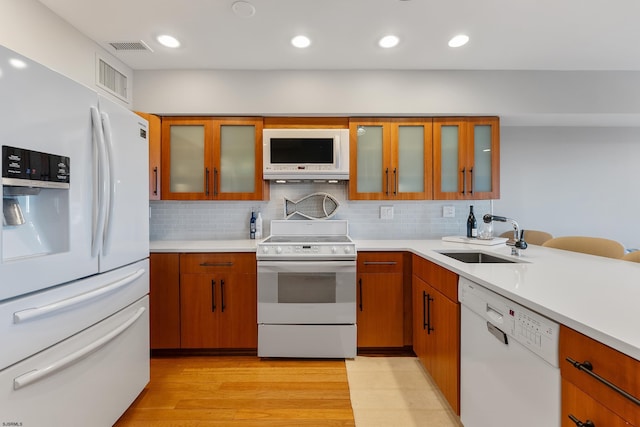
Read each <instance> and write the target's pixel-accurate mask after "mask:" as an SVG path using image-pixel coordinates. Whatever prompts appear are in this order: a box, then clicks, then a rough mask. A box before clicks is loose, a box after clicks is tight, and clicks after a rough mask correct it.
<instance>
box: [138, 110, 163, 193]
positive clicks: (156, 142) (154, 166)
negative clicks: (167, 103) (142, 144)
mask: <svg viewBox="0 0 640 427" xmlns="http://www.w3.org/2000/svg"><path fill="white" fill-rule="evenodd" d="M136 114H138V115H139V116H140V117H143V118H145V119H146V120H147V122H149V128H148V131H149V133H148V140H149V200H160V172H161V170H160V144H161V141H162V138H161V135H162V133H161V132H162V123H161V120H160V117H159V116H156V115H154V114H148V113H142V112H139V111H136Z"/></svg>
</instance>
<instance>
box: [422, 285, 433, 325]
mask: <svg viewBox="0 0 640 427" xmlns="http://www.w3.org/2000/svg"><path fill="white" fill-rule="evenodd" d="M431 301H433V298H431V295H429V294H428V293H427V291H422V329H426V331H427V335H430V334H431V331H433V328H432V327H431Z"/></svg>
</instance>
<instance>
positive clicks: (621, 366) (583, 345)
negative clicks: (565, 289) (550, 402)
mask: <svg viewBox="0 0 640 427" xmlns="http://www.w3.org/2000/svg"><path fill="white" fill-rule="evenodd" d="M567 358H571V359H573V360H574V361H576V362H579V363H584V362H586V361H588V362H590V363H591V365H592V367H593V368H592V370H591V372H593V373H594V374H596V375H598V376H600V377H602V378H604V379H605V380H606V381H608V382H610V383H612V384H615V385H616V386H617V387H619V388H620V389H622V390H624V391H626V392H627V393H629V394H631V395H632V396H635V397H636V398H640V374H639V372H640V362H639V361H637V360H635V359H633V358H631V357H629V356H627V355H625V354H622V353H620V352H619V351H617V350H614V349H612V348H610V347H607V346H606V345H604V344H602V343H599V342H598V341H595V340H593V339H591V338H589V337H587V336H585V335H582V334H580V333H579V332H576V331H574V330H573V329H570V328H567V327H564V326H563V327H561V328H560V371H561V374H562V378H563V379H564V380H566V381H568V382H571V383H573V384H574V385H575V386H577V387H578V388H579V389H581V390H582V391H583V392H585V393H586V394H588V395H589V396H591V397H592V398H593V399H595V400H597V401H598V402H600V403H601V404H603V405H604V406H606V407H607V408H609V409H610V410H611V411H612V412H614V413H616V414H618V415H619V416H621V417H622V418H624V419H625V420H626V421H628V422H630V423H631V424H633V425H640V406H639V405H637V404H635V403H633V402H632V401H631V400H629V399H627V398H625V397H624V396H622V395H621V394H620V393H617V392H616V391H614V390H613V389H612V388H611V387H608V386H607V385H605V384H603V383H601V382H600V381H598V380H596V379H595V378H593V377H592V376H591V375H589V374H588V373H585V372H583V371H582V370H579V369H576V368H575V367H574V366H573V364H571V363H570V362H568V361H567V360H566V359H567ZM604 425H609V424H604Z"/></svg>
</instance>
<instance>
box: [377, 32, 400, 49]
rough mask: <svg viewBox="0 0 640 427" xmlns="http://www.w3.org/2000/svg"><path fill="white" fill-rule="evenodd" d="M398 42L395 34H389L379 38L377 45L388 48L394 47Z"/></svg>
mask: <svg viewBox="0 0 640 427" xmlns="http://www.w3.org/2000/svg"><path fill="white" fill-rule="evenodd" d="M399 42H400V39H399V38H398V37H397V36H392V35H389V36H384V37H383V38H381V39H380V41H379V42H378V45H379V46H380V47H383V48H385V49H389V48H391V47H396V46H397V45H398V43H399Z"/></svg>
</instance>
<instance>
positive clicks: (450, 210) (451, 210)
mask: <svg viewBox="0 0 640 427" xmlns="http://www.w3.org/2000/svg"><path fill="white" fill-rule="evenodd" d="M442 217H443V218H455V217H456V208H455V207H454V206H443V207H442Z"/></svg>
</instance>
